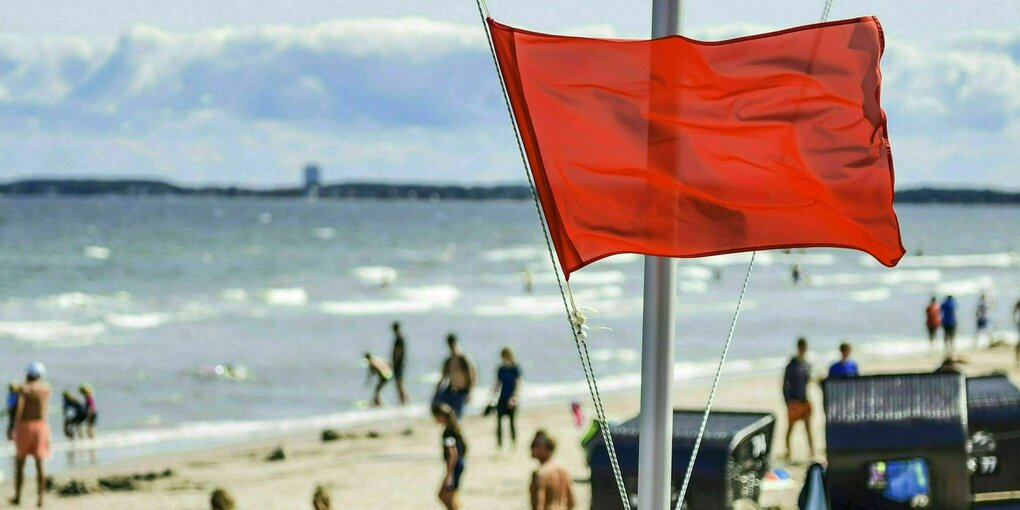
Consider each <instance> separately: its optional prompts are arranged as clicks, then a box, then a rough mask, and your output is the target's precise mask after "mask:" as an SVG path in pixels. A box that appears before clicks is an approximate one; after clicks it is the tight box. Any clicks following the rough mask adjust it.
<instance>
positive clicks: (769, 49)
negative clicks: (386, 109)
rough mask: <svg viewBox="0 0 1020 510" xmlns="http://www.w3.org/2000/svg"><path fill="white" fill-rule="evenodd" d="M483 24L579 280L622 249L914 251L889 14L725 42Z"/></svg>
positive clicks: (888, 259)
mask: <svg viewBox="0 0 1020 510" xmlns="http://www.w3.org/2000/svg"><path fill="white" fill-rule="evenodd" d="M487 23H488V27H489V33H490V35H491V38H492V43H493V48H494V51H495V53H496V57H497V60H498V64H499V68H500V73H501V75H502V78H503V81H504V83H505V85H506V89H507V93H508V95H509V101H510V104H511V108H512V110H513V113H514V118H515V121H516V123H517V127H518V130H519V133H520V135H521V141H522V143H523V145H524V149H525V152H526V154H527V160H528V164H529V166H530V168H531V172H532V175H533V177H534V181H535V187H536V190H537V192H538V196H539V199H540V200H541V202H542V206H543V211H544V214H545V217H546V221H547V224H548V227H549V231H550V234H551V237H552V240H553V243H554V244H555V247H556V251H557V254H558V257H559V261H560V264H561V266H562V268H563V270H564V272H565V273H566V275H567V277H568V278H569V276H570V273H571V272H573V271H576V270H577V269H580V268H581V267H584V266H585V265H587V264H589V263H591V262H594V261H596V260H599V259H601V258H603V257H607V256H610V255H614V254H617V253H626V252H629V253H640V254H645V255H656V256H664V257H700V256H708V255H716V254H722V253H732V252H739V251H750V250H762V249H773V248H792V247H823V246H824V247H839V248H851V249H857V250H861V251H864V252H867V253H869V254H871V255H872V256H873V257H875V258H876V259H877V260H878V261H879V262H881V263H882V264H884V265H886V266H894V265H895V264H896V263H897V262H898V261H899V259H900V258H901V257H902V256H903V254H904V249H903V246H902V242H901V240H900V233H899V225H898V223H897V219H896V215H895V212H894V211H893V207H892V203H893V165H892V155H891V153H890V149H889V142H888V136H887V132H886V118H885V113H884V112H883V111H882V108H881V105H880V101H879V100H880V91H881V72H880V70H879V60H880V58H881V55H882V51H883V44H884V43H883V35H882V29H881V26H880V25H879V23H878V20H877V19H876V18H874V17H863V18H857V19H850V20H843V21H835V22H829V23H820V24H815V25H809V26H805V27H799V28H793V29H789V30H784V31H780V32H774V33H769V34H763V35H758V36H751V37H743V38H739V39H732V40H727V41H721V42H700V41H695V40H692V39H688V38H685V37H681V36H669V37H664V38H660V39H654V40H645V41H628V40H611V39H591V38H579V37H565V36H556V35H547V34H540V33H535V32H530V31H525V30H520V29H516V28H513V27H509V26H506V25H502V24H500V23H498V22H496V21H493V20H492V19H489V20H487Z"/></svg>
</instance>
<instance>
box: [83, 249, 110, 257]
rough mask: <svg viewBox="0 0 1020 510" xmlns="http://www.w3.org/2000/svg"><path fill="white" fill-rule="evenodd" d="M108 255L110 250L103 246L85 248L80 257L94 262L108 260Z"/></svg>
mask: <svg viewBox="0 0 1020 510" xmlns="http://www.w3.org/2000/svg"><path fill="white" fill-rule="evenodd" d="M110 253H111V251H110V249H109V248H107V247H105V246H86V247H85V248H84V249H82V255H84V256H85V257H87V258H90V259H96V260H106V259H108V258H110Z"/></svg>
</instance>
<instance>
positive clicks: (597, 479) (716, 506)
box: [587, 410, 775, 510]
mask: <svg viewBox="0 0 1020 510" xmlns="http://www.w3.org/2000/svg"><path fill="white" fill-rule="evenodd" d="M702 415H703V411H693V410H692V411H687V410H674V411H673V468H672V471H673V472H672V493H673V496H672V497H673V499H674V500H673V501H672V503H671V505H670V506H671V508H672V507H675V505H676V498H677V497H678V496H679V492H680V487H681V485H682V483H683V477H684V473H685V472H686V470H687V464H688V462H689V461H690V458H691V452H692V451H693V449H694V441H695V439H696V438H697V435H698V428H699V427H700V426H701V418H702ZM639 419H640V416H635V417H634V418H631V419H630V420H627V421H626V422H624V423H622V424H619V425H615V426H612V427H610V433H611V434H612V437H613V443H615V445H616V452H617V457H618V459H619V462H620V470H621V471H622V473H623V477H624V485H626V487H627V492H628V494H629V496H630V500H631V502H632V503H635V504H636V502H637V474H638V434H639V431H638V429H639ZM774 426H775V417H774V416H773V415H772V414H771V413H742V412H722V411H713V412H712V415H711V416H710V417H709V419H708V425H707V427H706V430H705V437H704V439H703V440H702V443H701V451H700V453H699V454H698V459H697V462H696V463H695V466H694V473H693V474H692V476H691V483H690V487H689V489H688V492H687V497H686V498H685V499H686V502H685V504H684V506H683V507H682V508H686V509H687V510H725V509H730V508H733V507H734V506H735V505H737V504H738V501H742V502H747V501H753V502H757V501H758V496H759V495H760V493H761V481H762V478H763V477H764V476H765V472H766V471H768V468H769V466H768V458H769V449H770V445H771V444H772V431H773V428H774ZM587 455H588V464H589V466H590V467H591V494H592V497H591V508H592V510H610V509H611V510H619V509H620V508H623V505H622V502H621V501H620V494H619V491H618V490H617V487H616V482H615V481H614V479H613V472H612V468H611V465H610V462H609V454H608V452H607V450H606V446H605V443H604V442H603V440H602V435H601V434H595V435H594V436H593V438H592V440H591V441H590V442H588V444H587Z"/></svg>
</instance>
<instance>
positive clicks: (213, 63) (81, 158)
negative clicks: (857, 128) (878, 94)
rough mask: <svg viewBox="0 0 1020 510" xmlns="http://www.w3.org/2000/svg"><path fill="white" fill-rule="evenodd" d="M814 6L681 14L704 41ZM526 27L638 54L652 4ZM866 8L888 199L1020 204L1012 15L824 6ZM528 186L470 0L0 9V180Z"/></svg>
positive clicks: (689, 0) (1019, 12)
mask: <svg viewBox="0 0 1020 510" xmlns="http://www.w3.org/2000/svg"><path fill="white" fill-rule="evenodd" d="M823 4H824V1H823V0H810V1H808V0H753V1H752V0H713V1H711V2H709V1H708V0H686V2H685V5H684V31H685V34H688V35H690V36H692V37H697V38H700V39H710V40H713V39H714V40H718V39H721V38H726V37H733V36H738V35H746V34H751V33H757V32H764V31H768V30H774V29H781V28H786V27H790V26H796V25H802V24H807V23H813V22H816V21H818V20H819V18H820V16H821V12H822V7H823ZM489 8H490V11H491V13H492V15H493V17H495V18H496V19H497V20H499V21H502V22H504V23H508V24H513V25H516V26H520V27H522V28H528V29H532V30H537V31H543V32H551V33H562V34H573V35H591V36H611V37H625V38H644V37H647V36H648V32H649V27H650V17H651V0H647V1H645V0H642V1H631V2H619V1H608V0H588V1H586V2H581V1H577V0H557V1H555V2H550V1H548V0H543V1H537V0H517V1H509V0H490V1H489ZM870 14H876V15H878V16H879V18H880V19H881V21H882V24H883V29H884V32H885V36H886V41H887V49H886V53H885V55H884V57H883V62H882V70H883V76H884V83H883V96H882V101H883V106H884V107H885V109H886V112H887V113H888V116H889V130H890V138H891V142H892V147H893V154H894V158H895V162H896V184H897V187H898V188H901V189H902V188H906V187H917V186H922V185H936V186H954V187H971V188H974V187H992V188H1000V189H1007V190H1020V180H1018V179H1017V178H1016V177H1015V176H1016V175H1017V172H1018V170H1020V148H1018V147H1020V2H1018V1H1017V0H1005V1H1001V2H979V3H966V2H959V1H955V2H950V1H947V0H896V1H889V0H881V1H879V0H858V1H855V2H848V1H843V0H834V2H833V5H832V10H831V13H830V16H829V19H840V18H848V17H856V16H861V15H870ZM308 162H315V163H318V164H319V165H320V166H321V167H322V169H323V175H324V180H325V181H326V182H348V181H381V182H408V181H412V182H426V183H428V182H432V183H471V184H495V183H518V182H524V180H525V179H524V173H523V172H524V170H523V167H522V164H521V161H520V157H519V155H518V152H517V145H516V142H515V139H514V135H513V131H512V130H511V127H510V123H509V120H508V118H507V115H506V109H505V106H504V103H503V99H502V96H501V93H500V88H499V84H498V82H497V79H496V75H495V71H494V69H493V66H492V62H491V57H490V56H489V50H488V46H487V44H486V42H485V39H484V32H483V30H482V27H481V25H480V21H479V18H478V11H477V8H476V6H475V3H474V2H473V1H471V0H458V1H449V0H432V1H430V2H421V1H420V0H418V1H407V0H376V1H373V2H365V1H345V0H332V1H323V0H289V1H287V2H278V1H277V2H267V1H262V0H218V1H217V2H208V1H206V0H177V1H175V2H151V1H140V0H132V1H127V0H104V1H103V2H85V1H81V0H59V1H58V0H36V1H34V2H18V3H6V4H0V182H7V181H11V180H17V179H22V178H30V177H122V178H124V177H139V178H160V179H166V180H170V181H173V182H177V183H182V184H239V185H246V186H260V187H261V186H266V187H268V186H280V185H293V184H295V183H297V182H298V180H299V178H300V176H301V168H302V167H303V166H304V165H305V164H306V163H308Z"/></svg>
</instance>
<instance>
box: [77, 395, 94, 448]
mask: <svg viewBox="0 0 1020 510" xmlns="http://www.w3.org/2000/svg"><path fill="white" fill-rule="evenodd" d="M78 391H80V392H81V395H82V397H84V399H85V427H86V432H87V433H88V436H89V439H95V437H96V420H97V419H98V418H99V408H98V407H96V394H95V392H94V391H92V385H90V384H89V383H82V385H81V386H79V387H78Z"/></svg>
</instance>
